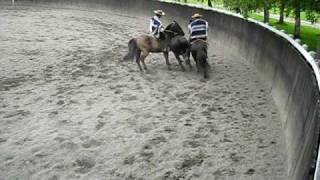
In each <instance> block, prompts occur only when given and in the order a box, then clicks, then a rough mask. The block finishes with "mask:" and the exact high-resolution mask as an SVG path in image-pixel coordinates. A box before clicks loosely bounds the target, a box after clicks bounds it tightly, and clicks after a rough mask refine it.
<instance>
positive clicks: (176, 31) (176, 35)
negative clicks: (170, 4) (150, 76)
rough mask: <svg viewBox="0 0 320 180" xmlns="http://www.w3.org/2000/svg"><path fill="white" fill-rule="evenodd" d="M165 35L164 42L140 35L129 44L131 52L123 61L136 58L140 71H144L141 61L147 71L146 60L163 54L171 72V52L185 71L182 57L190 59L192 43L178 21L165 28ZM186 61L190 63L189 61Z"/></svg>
mask: <svg viewBox="0 0 320 180" xmlns="http://www.w3.org/2000/svg"><path fill="white" fill-rule="evenodd" d="M163 34H164V40H157V39H156V38H154V37H152V36H148V35H140V36H138V37H136V38H133V39H131V40H130V41H129V43H128V48H129V52H128V53H127V55H126V56H125V57H124V58H123V59H124V60H133V59H134V58H135V59H136V63H137V65H138V67H139V69H140V71H143V70H142V67H141V65H140V61H141V62H142V65H143V68H144V69H145V70H147V66H146V64H145V62H144V60H145V59H146V57H147V56H148V55H149V53H150V52H151V53H161V52H162V53H163V55H164V57H165V60H166V64H167V67H168V69H169V70H170V69H171V68H170V63H169V51H172V52H173V53H174V55H175V57H176V59H177V60H178V63H179V65H180V67H181V69H182V71H185V68H184V66H183V65H182V60H181V59H180V55H183V57H184V59H186V58H188V57H189V55H188V52H190V50H189V49H190V43H189V41H188V40H187V39H186V38H185V37H184V35H185V33H184V32H183V30H182V28H181V27H180V25H179V24H178V23H177V22H176V21H173V22H172V23H171V24H169V25H168V26H167V27H166V28H165V30H164V31H163ZM166 45H167V46H168V48H167V47H166ZM168 49H169V50H168ZM186 61H187V62H190V61H188V59H187V60H186Z"/></svg>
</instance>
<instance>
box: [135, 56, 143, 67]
mask: <svg viewBox="0 0 320 180" xmlns="http://www.w3.org/2000/svg"><path fill="white" fill-rule="evenodd" d="M136 62H137V64H138V67H139V69H140V71H142V68H141V64H140V53H139V57H137V56H136Z"/></svg>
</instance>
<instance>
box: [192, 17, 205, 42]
mask: <svg viewBox="0 0 320 180" xmlns="http://www.w3.org/2000/svg"><path fill="white" fill-rule="evenodd" d="M188 29H189V33H190V38H189V40H190V42H191V43H192V42H194V41H195V40H199V39H200V40H204V41H207V38H208V22H207V21H206V20H204V19H202V15H201V14H199V13H196V14H194V15H193V16H192V17H191V20H190V23H189V26H188Z"/></svg>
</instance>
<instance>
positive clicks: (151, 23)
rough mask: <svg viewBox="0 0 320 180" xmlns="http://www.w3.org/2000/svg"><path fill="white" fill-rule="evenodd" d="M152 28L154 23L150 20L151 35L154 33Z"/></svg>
mask: <svg viewBox="0 0 320 180" xmlns="http://www.w3.org/2000/svg"><path fill="white" fill-rule="evenodd" d="M152 26H153V21H152V19H150V27H149V31H150V32H151V33H153V32H152Z"/></svg>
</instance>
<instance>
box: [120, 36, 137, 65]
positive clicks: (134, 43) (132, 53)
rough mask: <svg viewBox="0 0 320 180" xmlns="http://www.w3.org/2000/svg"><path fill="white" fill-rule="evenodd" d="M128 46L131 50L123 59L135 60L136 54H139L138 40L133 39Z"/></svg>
mask: <svg viewBox="0 0 320 180" xmlns="http://www.w3.org/2000/svg"><path fill="white" fill-rule="evenodd" d="M128 48H129V52H128V54H127V55H125V56H124V58H123V60H125V61H127V60H131V61H132V60H133V58H134V56H135V55H136V54H137V52H138V45H137V41H136V39H135V38H133V39H131V40H130V41H129V43H128Z"/></svg>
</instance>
